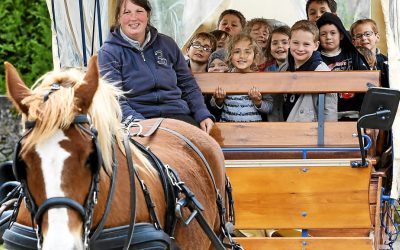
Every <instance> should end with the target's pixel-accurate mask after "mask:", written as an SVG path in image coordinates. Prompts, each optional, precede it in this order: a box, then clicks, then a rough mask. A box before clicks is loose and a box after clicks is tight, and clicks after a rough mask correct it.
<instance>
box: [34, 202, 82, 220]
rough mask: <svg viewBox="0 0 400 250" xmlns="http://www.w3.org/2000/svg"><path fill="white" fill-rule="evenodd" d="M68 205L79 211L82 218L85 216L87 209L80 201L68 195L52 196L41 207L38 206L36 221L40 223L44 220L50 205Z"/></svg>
mask: <svg viewBox="0 0 400 250" xmlns="http://www.w3.org/2000/svg"><path fill="white" fill-rule="evenodd" d="M60 205H63V206H68V207H70V208H72V209H74V210H75V211H76V212H78V213H79V214H80V215H81V216H82V219H83V218H85V209H84V208H83V206H82V205H81V204H79V202H77V201H74V200H71V199H70V198H66V197H52V198H49V199H47V200H45V201H44V202H43V203H42V204H41V205H40V207H39V208H38V210H37V212H36V215H35V222H36V223H37V224H40V222H41V221H42V217H43V214H44V212H46V211H47V210H48V209H49V208H50V207H54V206H60Z"/></svg>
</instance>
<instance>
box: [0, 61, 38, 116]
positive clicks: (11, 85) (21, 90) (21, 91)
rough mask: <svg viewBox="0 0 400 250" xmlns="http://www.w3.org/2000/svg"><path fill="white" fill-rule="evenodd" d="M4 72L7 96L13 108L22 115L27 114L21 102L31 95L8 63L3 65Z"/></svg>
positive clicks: (15, 70)
mask: <svg viewBox="0 0 400 250" xmlns="http://www.w3.org/2000/svg"><path fill="white" fill-rule="evenodd" d="M4 68H5V71H6V87H7V96H8V98H9V99H10V100H11V101H12V102H13V103H14V106H15V107H16V108H17V109H18V110H19V111H21V112H22V113H24V114H26V115H27V114H28V110H29V108H28V106H27V105H25V104H22V100H23V99H24V98H25V97H27V96H30V95H31V94H32V92H31V90H30V89H29V88H28V87H27V86H26V85H25V83H24V81H22V79H21V77H20V76H19V74H18V71H17V69H16V68H15V67H14V66H13V65H12V64H11V63H9V62H5V63H4Z"/></svg>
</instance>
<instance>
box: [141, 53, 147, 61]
mask: <svg viewBox="0 0 400 250" xmlns="http://www.w3.org/2000/svg"><path fill="white" fill-rule="evenodd" d="M140 55H141V56H142V58H143V61H144V62H145V61H146V58H144V54H143V51H140Z"/></svg>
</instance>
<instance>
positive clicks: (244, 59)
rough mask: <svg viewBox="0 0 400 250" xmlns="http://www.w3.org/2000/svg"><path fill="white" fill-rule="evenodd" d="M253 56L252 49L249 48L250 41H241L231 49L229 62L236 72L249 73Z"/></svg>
mask: <svg viewBox="0 0 400 250" xmlns="http://www.w3.org/2000/svg"><path fill="white" fill-rule="evenodd" d="M254 56H255V55H254V49H253V48H252V47H251V44H250V41H247V40H241V41H239V42H237V43H236V44H235V46H234V47H233V49H232V52H231V58H230V60H231V62H232V65H233V66H234V67H235V68H236V72H251V71H252V70H251V65H252V64H253V62H254Z"/></svg>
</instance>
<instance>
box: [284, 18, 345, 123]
mask: <svg viewBox="0 0 400 250" xmlns="http://www.w3.org/2000/svg"><path fill="white" fill-rule="evenodd" d="M318 39H319V32H318V28H317V26H316V25H315V24H314V23H312V22H310V21H307V20H301V21H298V22H296V23H295V24H294V25H293V26H292V28H291V30H290V41H289V48H290V53H289V55H288V62H287V63H286V64H285V65H283V66H282V67H281V69H280V71H286V70H287V71H292V72H293V71H330V69H329V67H328V66H327V65H326V64H325V63H324V62H323V61H322V58H321V55H320V53H319V52H318V51H317V49H318V46H319V41H318ZM321 84H323V83H321ZM324 113H325V120H326V121H337V95H336V94H334V93H330V94H326V96H325V109H324ZM283 117H284V119H285V120H286V121H290V122H295V121H296V122H315V121H317V119H318V95H317V94H287V95H286V98H285V100H284V103H283Z"/></svg>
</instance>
